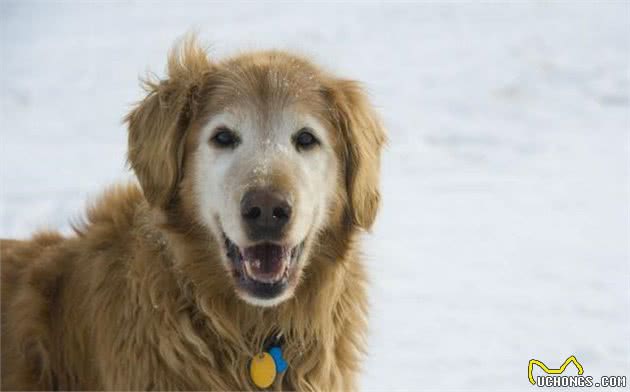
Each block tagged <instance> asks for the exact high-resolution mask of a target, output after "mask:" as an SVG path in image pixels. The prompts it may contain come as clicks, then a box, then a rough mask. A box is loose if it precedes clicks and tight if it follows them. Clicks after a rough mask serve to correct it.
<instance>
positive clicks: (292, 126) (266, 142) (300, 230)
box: [193, 108, 338, 306]
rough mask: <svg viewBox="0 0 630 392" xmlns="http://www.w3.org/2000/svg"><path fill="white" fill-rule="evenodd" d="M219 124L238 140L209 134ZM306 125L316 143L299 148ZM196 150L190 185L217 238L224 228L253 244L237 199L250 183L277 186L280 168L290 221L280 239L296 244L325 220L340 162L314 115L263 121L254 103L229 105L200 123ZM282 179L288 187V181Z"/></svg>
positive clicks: (242, 243)
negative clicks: (230, 144)
mask: <svg viewBox="0 0 630 392" xmlns="http://www.w3.org/2000/svg"><path fill="white" fill-rule="evenodd" d="M218 127H226V128H229V129H231V130H232V131H234V132H235V133H237V134H238V135H239V138H240V143H239V145H238V146H236V147H235V148H220V147H217V146H215V145H214V144H213V143H212V142H211V141H210V140H211V139H212V137H213V136H214V135H215V133H216V132H217V128H218ZM305 127H306V128H310V131H311V132H312V133H313V134H314V135H315V137H316V138H317V139H318V140H319V142H320V144H319V145H317V146H315V147H313V148H312V149H309V150H302V151H299V150H298V149H296V147H295V144H294V141H293V136H294V135H295V134H296V133H298V132H299V131H300V130H301V129H302V128H305ZM195 154H196V155H195V168H194V185H193V186H194V192H195V195H196V200H197V203H198V204H197V208H198V211H199V214H200V217H201V221H202V222H203V223H204V224H205V225H206V226H207V227H208V228H209V229H210V230H211V231H212V233H213V234H214V235H215V236H216V238H218V239H219V242H220V243H222V242H223V241H221V239H222V236H223V235H224V234H225V235H226V236H227V237H228V238H229V239H230V240H231V241H232V242H234V243H235V244H236V245H237V246H238V247H239V248H241V249H242V248H245V247H247V246H251V245H253V243H252V242H251V241H250V240H249V238H248V237H247V234H246V233H245V231H244V230H243V227H242V224H241V219H242V218H241V211H240V205H241V199H242V197H243V195H244V194H245V192H246V191H247V190H249V189H251V187H255V186H261V187H266V186H270V187H273V188H276V189H278V188H279V187H277V186H275V185H276V184H274V183H273V178H274V176H275V177H276V178H277V175H278V174H281V176H282V177H283V178H285V179H288V187H289V188H290V189H282V187H280V190H281V191H283V192H284V193H285V194H287V196H289V198H290V199H291V200H290V201H291V204H292V218H291V220H292V221H293V222H292V224H290V229H289V231H288V232H287V233H286V235H285V238H284V239H283V240H282V243H283V245H285V246H288V247H294V246H297V245H298V244H300V243H302V242H303V241H305V240H307V239H308V238H307V236H309V235H312V234H313V233H316V232H317V231H318V230H319V229H320V228H321V227H322V226H323V225H324V223H325V220H326V217H327V213H328V204H329V202H330V200H331V199H332V197H333V193H334V190H335V185H336V182H337V172H338V171H337V165H338V162H337V156H336V154H335V151H334V149H333V146H332V144H331V140H330V138H329V135H328V133H327V130H326V129H325V127H324V126H323V125H322V124H321V123H320V122H319V121H317V120H316V119H315V118H314V117H312V116H310V115H308V114H306V113H298V112H297V111H295V110H291V109H284V110H282V111H281V112H278V113H277V115H276V116H275V117H274V118H271V119H270V120H268V121H264V122H263V121H260V119H259V118H258V115H257V114H256V111H255V110H253V109H252V110H248V109H246V108H239V109H232V110H228V111H225V112H223V113H220V114H218V115H215V116H213V117H212V118H211V119H210V121H209V122H208V124H207V125H206V126H205V127H204V128H203V129H202V131H201V132H200V133H199V140H198V147H197V150H196V152H195ZM284 182H285V184H284V185H285V187H284V188H286V187H287V186H286V183H287V181H286V180H285V181H284ZM305 256H307V255H306V254H305V255H303V257H305ZM223 258H224V260H223V261H224V263H225V264H226V266H227V267H228V269H229V268H230V263H231V262H230V261H229V259H228V258H227V257H225V255H224V257H223ZM301 264H303V263H301ZM290 294H291V293H287V295H290ZM281 297H282V298H275V299H271V300H262V299H259V298H244V299H245V300H246V301H248V302H250V303H252V304H254V305H263V306H270V305H272V304H275V303H278V302H281V301H282V300H284V299H286V298H284V297H285V295H282V296H281ZM272 302H273V303H272Z"/></svg>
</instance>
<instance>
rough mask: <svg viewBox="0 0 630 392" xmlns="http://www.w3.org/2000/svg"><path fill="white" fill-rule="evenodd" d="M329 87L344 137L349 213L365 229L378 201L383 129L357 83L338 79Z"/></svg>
mask: <svg viewBox="0 0 630 392" xmlns="http://www.w3.org/2000/svg"><path fill="white" fill-rule="evenodd" d="M330 91H331V93H332V98H333V102H334V104H333V107H334V110H335V112H336V113H335V114H336V117H337V122H338V126H339V129H340V131H341V132H342V135H343V137H344V141H345V149H346V151H345V155H346V156H345V164H346V169H345V170H346V173H345V174H346V188H347V191H348V204H349V206H348V207H349V212H350V217H351V219H352V223H353V224H354V225H356V226H358V227H361V228H363V229H365V230H369V229H370V228H371V227H372V224H373V223H374V219H375V218H376V213H377V212H378V207H379V204H380V193H379V172H380V166H381V165H380V161H381V148H382V147H383V145H384V144H385V142H386V135H385V129H384V128H383V126H382V124H381V121H380V119H379V118H378V116H377V115H376V113H375V111H374V109H373V108H372V105H371V104H370V102H369V101H368V99H367V97H366V94H365V93H364V92H363V89H362V88H361V86H360V85H359V83H357V82H355V81H352V80H338V81H335V83H334V87H333V88H332V89H331V90H330Z"/></svg>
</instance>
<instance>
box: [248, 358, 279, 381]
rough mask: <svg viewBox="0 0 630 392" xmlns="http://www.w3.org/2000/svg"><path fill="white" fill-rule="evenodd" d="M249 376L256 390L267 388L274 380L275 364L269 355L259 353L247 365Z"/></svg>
mask: <svg viewBox="0 0 630 392" xmlns="http://www.w3.org/2000/svg"><path fill="white" fill-rule="evenodd" d="M249 375H250V377H251V378H252V382H253V383H254V385H256V386H257V387H258V388H268V387H269V386H271V384H273V382H274V380H275V379H276V363H275V361H274V360H273V357H272V356H271V355H269V353H260V354H258V355H256V356H255V357H254V358H252V361H251V363H250V364H249Z"/></svg>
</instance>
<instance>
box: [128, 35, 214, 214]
mask: <svg viewBox="0 0 630 392" xmlns="http://www.w3.org/2000/svg"><path fill="white" fill-rule="evenodd" d="M211 67H212V65H211V64H210V61H209V60H208V57H207V55H206V53H205V51H204V50H203V49H202V48H200V47H199V46H198V45H197V44H196V42H195V40H194V38H188V39H186V40H185V41H184V42H182V43H180V44H178V45H176V46H175V48H174V49H173V50H172V51H171V53H170V54H169V58H168V73H167V78H166V79H164V80H144V81H143V87H144V89H145V90H146V91H147V96H146V97H145V98H144V99H143V100H142V101H141V102H140V103H139V104H138V105H137V106H136V107H135V108H134V109H133V110H132V111H131V113H129V114H128V115H127V117H126V118H125V121H126V122H127V123H128V127H129V138H128V144H129V146H128V148H129V151H128V153H127V161H128V163H129V164H130V166H131V168H132V169H133V170H134V172H135V173H136V176H137V177H138V180H139V181H140V185H141V186H142V190H143V192H144V195H145V197H146V199H147V200H148V201H149V204H151V206H153V207H159V208H166V207H167V206H168V205H169V203H170V201H171V200H172V198H173V196H174V195H175V192H176V188H177V184H178V183H179V180H180V178H181V175H182V173H181V170H182V161H183V154H184V140H185V135H186V133H187V131H188V127H189V125H190V123H191V121H192V120H193V119H194V118H195V115H196V114H197V111H198V108H199V99H198V98H199V96H200V90H201V88H202V87H203V83H204V80H205V79H206V76H207V75H208V73H209V72H210V70H211Z"/></svg>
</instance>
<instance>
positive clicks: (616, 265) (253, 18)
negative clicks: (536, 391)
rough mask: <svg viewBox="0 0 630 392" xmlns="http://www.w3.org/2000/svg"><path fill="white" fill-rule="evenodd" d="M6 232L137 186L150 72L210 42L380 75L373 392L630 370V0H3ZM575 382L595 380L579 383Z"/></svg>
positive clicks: (503, 386)
mask: <svg viewBox="0 0 630 392" xmlns="http://www.w3.org/2000/svg"><path fill="white" fill-rule="evenodd" d="M0 21H1V29H2V30H1V36H0V50H1V52H0V66H1V72H0V87H1V90H0V100H1V118H0V119H1V122H0V129H1V151H0V157H1V158H0V168H1V177H0V185H1V192H2V193H1V207H2V215H1V221H0V236H4V237H6V236H10V237H25V236H27V235H28V234H29V233H30V232H31V231H33V230H35V229H37V228H42V227H52V228H59V229H63V230H67V228H68V222H69V219H70V218H72V217H77V216H78V215H79V214H80V212H81V210H82V208H83V206H84V204H85V201H86V200H88V199H89V198H90V197H93V196H94V195H96V194H98V192H99V190H100V189H101V188H102V187H103V186H105V185H107V184H110V183H112V182H115V181H117V180H120V179H125V178H128V177H129V176H130V174H129V173H128V171H127V170H126V169H125V167H124V154H125V148H126V134H125V129H124V128H123V126H122V125H121V122H120V120H121V118H122V117H123V115H124V114H125V113H126V111H127V110H128V108H129V105H130V104H131V103H132V102H134V101H136V100H138V99H139V98H140V97H141V91H140V89H139V88H138V83H137V76H138V75H139V74H143V73H144V72H145V71H147V70H154V71H158V72H161V71H162V70H163V66H164V59H165V53H166V51H167V49H168V48H169V46H170V45H171V43H172V42H173V40H174V39H175V38H176V37H178V36H180V35H182V34H183V33H184V32H186V31H187V30H189V29H190V28H193V27H194V28H197V29H198V30H199V31H200V33H201V34H200V35H201V37H203V38H205V39H207V40H208V41H210V42H212V43H213V50H212V53H213V54H214V55H217V56H221V55H225V54H229V53H232V52H234V51H235V50H237V49H243V48H245V49H249V48H266V47H270V46H273V47H279V48H285V49H286V48H288V49H293V50H298V51H300V52H304V53H307V54H310V55H311V56H312V57H314V58H315V59H317V60H318V61H319V62H320V63H323V64H324V65H326V66H328V67H329V68H331V69H332V70H335V71H337V72H339V73H341V74H344V75H346V76H349V77H353V78H357V79H360V80H363V81H365V82H366V84H367V86H368V87H369V90H370V92H371V95H372V97H373V101H374V102H375V104H376V105H377V106H378V108H379V110H380V112H381V113H382V115H383V117H384V119H385V121H386V123H387V125H388V128H389V130H390V137H391V143H390V146H389V148H388V150H387V152H386V156H385V161H384V167H383V188H384V206H383V209H382V214H381V215H380V218H379V221H378V223H377V227H376V229H375V230H374V233H373V235H372V236H371V237H369V238H368V240H367V241H366V247H367V249H366V250H367V254H368V256H369V266H370V271H371V276H372V285H373V290H372V302H373V311H372V333H371V338H370V355H369V358H368V360H367V363H366V367H365V372H364V376H363V389H364V390H385V389H388V390H389V389H395V390H418V389H423V390H442V389H443V390H483V391H487V390H527V389H532V388H535V387H531V386H530V385H529V383H528V381H527V375H526V374H527V363H528V361H529V359H531V358H536V359H539V360H542V361H543V362H545V363H546V364H547V365H549V366H550V367H555V366H559V365H560V364H561V363H562V362H563V361H564V359H566V358H567V357H568V356H569V355H576V356H577V358H578V360H579V361H580V362H581V363H582V365H583V366H584V370H585V374H588V375H593V376H598V375H602V374H604V375H622V374H630V372H628V369H630V271H629V256H630V255H629V235H630V230H629V217H630V215H629V214H630V211H629V200H630V195H629V189H630V188H629V159H628V157H629V151H628V148H629V138H628V136H629V132H628V131H629V129H630V110H629V109H630V98H629V91H630V82H629V75H628V73H629V69H630V68H629V67H630V60H629V59H630V6H629V3H627V2H626V3H622V2H619V3H611V2H608V3H606V2H598V3H597V4H593V5H589V4H588V3H586V2H579V3H577V2H576V3H569V2H567V3H556V2H535V3H522V2H520V3H518V4H512V5H500V4H494V5H489V4H485V5H480V4H476V3H468V2H465V3H448V4H432V3H416V4H414V3H401V4H394V5H392V4H389V5H388V4H378V3H372V4H369V5H361V4H359V3H342V4H334V3H325V4H308V5H301V4H299V3H281V4H258V3H250V2H248V3H234V4H231V5H230V4H220V3H201V2H194V3H191V4H187V5H184V3H166V2H152V3H142V2H129V3H113V2H102V3H81V4H78V5H71V4H69V3H29V2H25V1H22V2H19V3H18V2H16V3H10V2H8V1H6V0H2V1H1V2H0ZM573 372H574V370H573Z"/></svg>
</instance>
